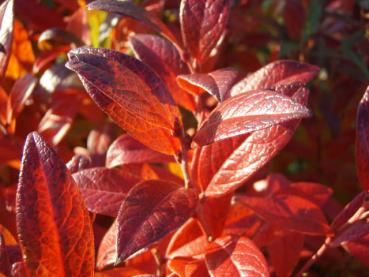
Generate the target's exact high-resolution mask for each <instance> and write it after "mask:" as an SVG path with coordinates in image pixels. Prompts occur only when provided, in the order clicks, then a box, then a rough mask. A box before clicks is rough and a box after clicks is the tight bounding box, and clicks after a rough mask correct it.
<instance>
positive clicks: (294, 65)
mask: <svg viewBox="0 0 369 277" xmlns="http://www.w3.org/2000/svg"><path fill="white" fill-rule="evenodd" d="M318 72H319V67H317V66H314V65H310V64H304V63H299V62H296V61H290V60H279V61H275V62H272V63H270V64H268V65H266V66H264V67H262V68H260V69H259V70H258V71H256V72H254V73H253V74H250V75H249V76H247V77H246V78H244V79H242V80H241V81H239V82H238V83H237V84H236V85H235V86H234V87H233V88H232V89H231V91H230V96H235V95H238V94H241V93H243V92H246V91H250V90H256V89H276V88H277V87H278V86H283V85H287V84H292V83H296V82H297V83H300V84H302V85H305V84H306V83H308V82H310V81H311V80H312V79H314V77H315V76H316V75H317V74H318Z"/></svg>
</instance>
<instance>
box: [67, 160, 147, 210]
mask: <svg viewBox="0 0 369 277" xmlns="http://www.w3.org/2000/svg"><path fill="white" fill-rule="evenodd" d="M73 178H74V181H75V182H76V184H77V185H78V188H79V190H80V192H81V195H82V197H83V199H84V201H85V204H86V207H87V209H88V210H89V211H90V212H93V213H97V214H103V215H107V216H112V217H116V216H117V214H118V211H119V207H120V205H121V204H122V202H123V200H124V199H125V197H126V195H127V193H128V191H129V190H130V189H131V188H132V187H133V186H134V185H135V184H136V183H138V182H139V181H140V180H139V179H136V178H132V176H128V175H127V174H125V171H123V170H122V169H115V168H110V169H109V168H105V167H94V168H90V169H85V170H81V171H78V172H77V173H74V174H73Z"/></svg>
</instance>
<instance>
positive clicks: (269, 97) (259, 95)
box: [194, 90, 310, 145]
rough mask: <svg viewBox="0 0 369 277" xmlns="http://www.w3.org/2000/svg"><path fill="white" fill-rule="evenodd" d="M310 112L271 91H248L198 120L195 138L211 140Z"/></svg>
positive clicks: (208, 142) (204, 141)
mask: <svg viewBox="0 0 369 277" xmlns="http://www.w3.org/2000/svg"><path fill="white" fill-rule="evenodd" d="M309 115H310V111H309V110H308V109H307V108H306V107H305V106H303V105H301V104H299V103H297V102H295V101H294V100H292V99H291V98H289V97H287V96H284V95H282V94H278V93H276V92H274V91H269V90H260V91H253V92H247V93H243V94H240V95H237V96H235V97H232V98H229V99H227V100H226V101H224V102H222V103H220V104H219V106H218V107H217V108H216V109H215V110H214V111H213V112H212V113H211V114H210V115H209V117H208V118H207V119H206V120H205V121H204V122H203V123H202V124H201V126H200V128H199V130H198V132H197V134H196V136H195V137H194V141H195V142H196V143H197V144H199V145H204V144H210V143H212V142H214V141H220V140H223V139H227V138H230V137H234V136H239V135H243V134H247V133H251V132H254V131H258V130H261V129H265V128H268V127H271V126H273V125H276V124H280V123H283V122H287V121H290V120H292V119H301V118H303V117H308V116H309Z"/></svg>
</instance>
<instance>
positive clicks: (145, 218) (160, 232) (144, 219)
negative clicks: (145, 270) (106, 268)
mask: <svg viewBox="0 0 369 277" xmlns="http://www.w3.org/2000/svg"><path fill="white" fill-rule="evenodd" d="M196 204H197V196H196V193H195V191H194V190H192V189H184V188H183V187H180V186H178V185H177V184H175V183H170V182H165V181H159V180H151V181H145V182H142V183H139V184H137V185H136V186H134V187H133V188H132V189H131V190H130V192H129V193H128V195H127V197H126V199H125V200H124V202H123V203H122V205H121V208H120V210H119V214H118V217H117V221H118V239H117V245H118V260H117V263H120V262H122V261H124V260H125V259H126V258H128V257H129V256H131V255H132V254H134V253H135V252H137V251H138V250H141V249H142V248H145V247H148V246H150V245H151V244H152V243H154V242H156V241H158V240H159V239H160V238H162V237H164V236H165V235H166V234H168V233H169V232H171V231H173V230H174V229H176V228H178V227H179V226H181V225H182V224H183V223H184V222H185V221H186V220H187V219H188V218H189V217H190V216H191V215H192V213H193V212H194V209H195V206H196Z"/></svg>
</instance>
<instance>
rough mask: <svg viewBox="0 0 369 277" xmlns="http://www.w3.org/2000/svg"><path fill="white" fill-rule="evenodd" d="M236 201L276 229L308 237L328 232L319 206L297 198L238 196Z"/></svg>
mask: <svg viewBox="0 0 369 277" xmlns="http://www.w3.org/2000/svg"><path fill="white" fill-rule="evenodd" d="M238 199H239V200H240V201H242V203H243V204H244V205H246V206H247V207H249V208H250V209H252V210H254V211H255V213H257V214H258V215H259V216H260V217H261V218H262V219H264V220H265V221H266V222H267V223H269V224H271V225H272V226H274V227H275V228H277V229H282V230H288V231H294V232H298V233H302V234H308V235H325V234H328V233H329V232H330V229H329V227H328V224H327V220H326V218H325V217H324V214H323V212H322V211H321V209H320V208H319V206H317V205H316V204H314V203H312V202H310V201H308V200H306V199H304V198H301V197H299V196H295V195H276V196H275V197H272V198H264V197H248V196H239V198H238Z"/></svg>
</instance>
